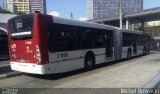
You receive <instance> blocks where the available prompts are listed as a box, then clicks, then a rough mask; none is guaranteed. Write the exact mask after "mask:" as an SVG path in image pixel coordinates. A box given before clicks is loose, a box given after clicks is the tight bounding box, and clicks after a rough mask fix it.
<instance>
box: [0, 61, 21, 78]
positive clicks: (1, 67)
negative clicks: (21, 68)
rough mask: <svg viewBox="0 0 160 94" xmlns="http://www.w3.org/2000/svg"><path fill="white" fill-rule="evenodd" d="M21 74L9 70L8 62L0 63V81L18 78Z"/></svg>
mask: <svg viewBox="0 0 160 94" xmlns="http://www.w3.org/2000/svg"><path fill="white" fill-rule="evenodd" d="M20 74H22V73H20V72H16V71H13V70H11V67H10V65H9V60H6V61H0V79H4V78H9V77H13V76H18V75H20Z"/></svg>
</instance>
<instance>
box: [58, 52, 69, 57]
mask: <svg viewBox="0 0 160 94" xmlns="http://www.w3.org/2000/svg"><path fill="white" fill-rule="evenodd" d="M57 55H58V58H67V57H68V53H58V54H57Z"/></svg>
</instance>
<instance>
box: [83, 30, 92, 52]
mask: <svg viewBox="0 0 160 94" xmlns="http://www.w3.org/2000/svg"><path fill="white" fill-rule="evenodd" d="M82 48H83V49H88V48H93V32H92V31H91V29H88V28H85V29H84V31H83V34H82Z"/></svg>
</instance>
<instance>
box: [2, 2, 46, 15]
mask: <svg viewBox="0 0 160 94" xmlns="http://www.w3.org/2000/svg"><path fill="white" fill-rule="evenodd" d="M3 9H4V10H7V11H10V12H13V13H25V14H30V13H34V12H35V11H39V12H41V13H46V0H3Z"/></svg>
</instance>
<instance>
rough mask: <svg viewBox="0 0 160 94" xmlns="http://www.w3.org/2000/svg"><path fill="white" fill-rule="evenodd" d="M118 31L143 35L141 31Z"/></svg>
mask: <svg viewBox="0 0 160 94" xmlns="http://www.w3.org/2000/svg"><path fill="white" fill-rule="evenodd" d="M120 30H122V32H125V33H133V34H143V32H142V31H136V30H129V29H120Z"/></svg>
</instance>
